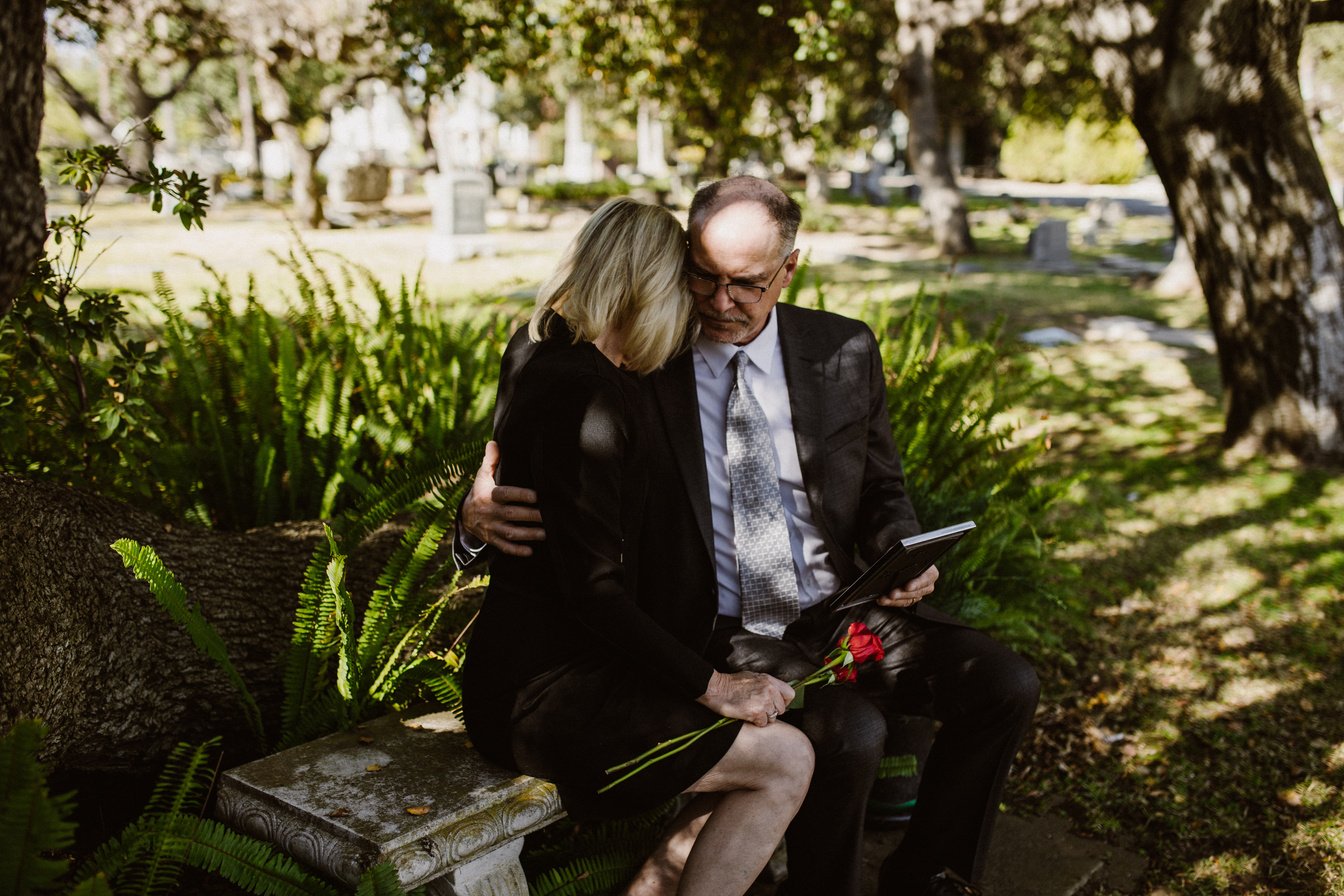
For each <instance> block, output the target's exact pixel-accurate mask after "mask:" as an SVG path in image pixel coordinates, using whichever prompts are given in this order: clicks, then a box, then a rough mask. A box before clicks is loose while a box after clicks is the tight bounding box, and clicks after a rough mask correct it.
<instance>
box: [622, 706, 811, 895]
mask: <svg viewBox="0 0 1344 896" xmlns="http://www.w3.org/2000/svg"><path fill="white" fill-rule="evenodd" d="M811 780H812V745H811V744H810V743H809V742H808V740H807V737H806V736H805V735H804V734H803V733H802V732H801V731H799V730H798V729H797V728H794V727H793V726H792V725H787V724H784V723H783V722H776V723H773V724H770V725H768V726H765V727H762V728H758V727H755V726H752V725H743V726H742V728H741V730H739V731H738V734H737V738H736V739H735V740H734V741H733V745H732V747H730V748H729V750H728V752H727V753H725V754H724V756H723V758H722V759H720V760H719V762H718V764H717V765H715V766H714V767H713V768H711V769H710V770H709V771H708V772H706V773H705V776H704V777H703V778H701V779H700V780H699V781H697V782H696V783H695V784H694V785H692V787H691V788H690V790H691V791H692V792H695V793H697V794H700V795H701V796H698V797H697V798H696V799H695V800H693V801H692V802H691V803H690V804H688V806H687V807H686V809H684V810H683V811H682V812H681V813H680V814H679V815H678V816H677V819H676V822H675V823H674V829H673V830H672V831H671V832H669V835H668V836H667V837H665V838H664V841H663V843H662V844H660V846H659V849H658V850H657V851H655V853H654V855H653V856H651V857H650V858H649V861H648V862H646V863H645V865H644V867H643V868H641V869H640V873H639V874H638V875H637V876H636V878H635V883H634V884H632V886H631V889H630V890H629V891H628V892H629V893H630V894H632V896H655V894H657V896H668V894H671V893H677V894H680V896H741V894H743V893H746V892H747V889H748V888H749V887H750V886H751V884H752V882H753V881H755V880H756V876H757V875H758V874H760V872H761V869H762V868H764V867H765V863H766V862H768V861H770V856H771V855H772V854H773V853H774V851H775V847H777V846H778V845H779V841H780V840H781V839H783V837H784V830H785V829H786V828H787V827H788V826H789V822H790V821H792V820H793V816H794V814H795V813H797V811H798V807H799V806H800V805H802V802H803V797H804V796H806V795H807V787H808V784H809V783H810V782H811ZM706 795H708V796H712V797H714V798H715V799H714V801H713V802H711V801H709V800H703V799H702V797H703V796H706ZM706 813H707V814H706ZM688 847H689V848H688ZM678 872H680V873H679V874H678ZM678 877H679V878H680V879H679V880H678V879H677V878H678ZM674 887H675V889H673V888H674Z"/></svg>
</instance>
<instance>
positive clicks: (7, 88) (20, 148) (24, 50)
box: [0, 0, 47, 316]
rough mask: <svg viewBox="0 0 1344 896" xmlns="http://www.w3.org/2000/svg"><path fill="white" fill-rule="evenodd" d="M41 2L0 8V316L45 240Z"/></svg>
mask: <svg viewBox="0 0 1344 896" xmlns="http://www.w3.org/2000/svg"><path fill="white" fill-rule="evenodd" d="M42 9H43V3H42V2H41V0H10V2H8V3H5V4H4V5H3V6H0V109H4V110H5V112H6V115H5V118H6V120H7V125H6V126H5V127H4V128H3V129H0V196H3V197H4V199H3V201H0V316H3V315H5V314H6V313H8V312H9V309H10V308H11V307H12V306H13V304H14V297H15V295H16V294H17V293H18V290H19V286H20V284H22V282H23V278H24V277H25V276H26V275H27V273H28V271H29V270H31V269H32V266H33V262H34V261H35V260H36V259H37V257H38V255H40V254H41V252H42V242H43V239H44V238H45V236H46V201H47V200H46V194H45V193H44V192H43V191H42V180H41V176H40V174H39V172H38V168H37V144H38V140H39V139H40V136H41V132H42V102H43V95H42V64H43V61H44V59H45V58H46V41H45V39H44V37H43V29H44V25H43V21H42Z"/></svg>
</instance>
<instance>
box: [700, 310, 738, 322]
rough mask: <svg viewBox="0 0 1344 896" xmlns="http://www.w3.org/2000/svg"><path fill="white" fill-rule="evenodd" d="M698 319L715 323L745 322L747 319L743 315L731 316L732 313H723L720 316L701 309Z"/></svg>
mask: <svg viewBox="0 0 1344 896" xmlns="http://www.w3.org/2000/svg"><path fill="white" fill-rule="evenodd" d="M700 319H701V320H710V321H714V322H715V323H719V324H745V323H746V322H747V319H746V318H745V317H733V316H732V315H725V316H722V317H721V316H719V315H717V314H711V313H710V312H708V311H701V312H700Z"/></svg>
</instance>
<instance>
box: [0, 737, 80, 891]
mask: <svg viewBox="0 0 1344 896" xmlns="http://www.w3.org/2000/svg"><path fill="white" fill-rule="evenodd" d="M45 735H46V728H45V727H44V726H43V725H42V723H41V722H37V721H34V720H32V719H19V720H18V721H17V722H15V723H14V727H13V728H11V729H10V730H9V731H8V732H7V733H6V734H5V735H4V736H3V737H0V892H3V893H13V894H15V896H27V894H30V893H42V892H46V891H48V890H50V889H51V888H53V887H54V886H56V884H57V882H58V881H59V880H60V879H61V878H62V877H63V876H64V875H65V873H66V871H67V870H68V869H69V861H68V860H66V859H59V858H52V856H53V854H59V853H61V852H63V851H64V850H67V849H69V848H70V846H71V845H72V844H73V843H74V841H75V825H74V823H73V822H71V821H70V820H69V817H70V814H71V813H72V812H73V811H74V797H73V795H72V794H60V795H58V796H52V795H51V794H50V793H49V792H48V791H47V775H46V771H45V769H43V767H42V764H41V763H40V762H38V759H37V754H38V751H39V750H40V749H41V747H42V740H43V738H44V737H45Z"/></svg>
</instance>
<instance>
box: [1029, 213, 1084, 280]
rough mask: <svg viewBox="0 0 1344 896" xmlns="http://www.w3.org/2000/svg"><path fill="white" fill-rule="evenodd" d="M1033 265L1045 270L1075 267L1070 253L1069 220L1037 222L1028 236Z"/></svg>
mask: <svg viewBox="0 0 1344 896" xmlns="http://www.w3.org/2000/svg"><path fill="white" fill-rule="evenodd" d="M1027 252H1028V253H1029V254H1030V256H1031V266H1032V267H1034V268H1041V269H1043V270H1067V269H1069V268H1072V267H1073V258H1072V256H1071V255H1070V254H1069V222H1068V221H1060V220H1057V219H1053V218H1052V219H1049V220H1046V221H1042V222H1041V223H1039V224H1037V225H1036V227H1035V228H1034V229H1033V230H1032V231H1031V236H1029V237H1028V238H1027Z"/></svg>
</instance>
